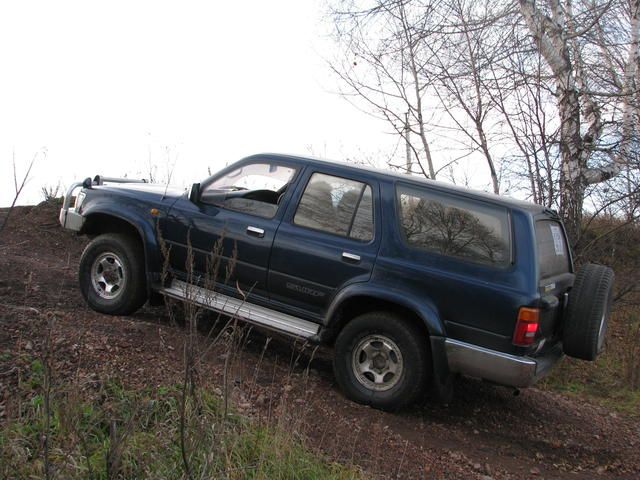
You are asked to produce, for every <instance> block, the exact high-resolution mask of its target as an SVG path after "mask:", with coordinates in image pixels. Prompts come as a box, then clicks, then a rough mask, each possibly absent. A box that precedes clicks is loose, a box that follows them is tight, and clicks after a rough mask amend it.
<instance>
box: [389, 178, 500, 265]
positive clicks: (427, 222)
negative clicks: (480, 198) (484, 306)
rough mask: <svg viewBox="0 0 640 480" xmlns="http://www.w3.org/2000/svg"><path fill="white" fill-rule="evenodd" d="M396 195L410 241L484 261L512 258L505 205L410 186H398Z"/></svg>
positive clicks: (407, 238) (492, 261)
mask: <svg viewBox="0 0 640 480" xmlns="http://www.w3.org/2000/svg"><path fill="white" fill-rule="evenodd" d="M397 195H398V203H399V207H400V208H399V211H400V225H401V228H402V233H403V236H404V238H405V240H406V242H407V243H408V244H409V245H411V246H413V247H416V248H420V249H422V250H426V251H429V252H433V253H438V254H441V255H446V256H449V257H454V258H460V259H463V260H467V261H469V262H473V263H480V264H483V265H490V266H499V267H504V266H506V265H508V264H509V263H510V262H511V242H510V239H511V235H510V226H509V225H510V224H509V214H508V212H507V210H506V209H505V208H501V207H498V206H493V205H490V204H485V203H482V202H473V201H471V200H468V199H465V198H457V197H454V196H450V195H446V194H439V193H434V192H431V191H428V190H426V189H425V190H423V189H420V188H414V187H408V186H398V189H397Z"/></svg>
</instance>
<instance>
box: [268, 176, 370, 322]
mask: <svg viewBox="0 0 640 480" xmlns="http://www.w3.org/2000/svg"><path fill="white" fill-rule="evenodd" d="M379 204H380V202H379V186H378V183H377V182H376V181H375V180H374V179H368V180H362V179H356V178H353V177H350V176H349V175H344V174H343V173H341V172H339V171H332V170H331V169H325V170H323V169H314V168H307V171H306V172H305V175H304V177H303V178H302V179H301V181H300V183H299V186H298V189H297V191H296V193H295V195H294V198H293V199H292V201H291V204H290V205H289V207H288V208H287V212H286V213H285V216H284V219H283V221H282V223H281V225H280V228H279V229H278V232H277V234H276V238H275V240H274V243H273V249H272V253H271V262H270V266H269V274H268V275H269V277H268V284H269V293H270V297H271V300H272V301H274V302H280V303H282V304H285V305H286V306H288V307H294V308H297V309H299V310H302V312H306V313H308V314H311V315H312V316H313V315H318V316H320V315H322V314H323V313H324V312H325V310H326V309H327V308H328V305H329V304H330V302H331V299H332V298H333V296H334V294H335V293H336V292H337V291H339V290H340V289H341V288H343V287H344V286H346V285H349V284H351V283H355V282H366V281H368V280H369V278H370V276H371V271H372V270H373V265H374V263H375V259H376V255H377V252H378V246H379V243H380V223H381V222H380V220H381V217H380V216H381V214H380V206H379ZM302 312H300V313H302Z"/></svg>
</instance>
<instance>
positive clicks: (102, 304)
mask: <svg viewBox="0 0 640 480" xmlns="http://www.w3.org/2000/svg"><path fill="white" fill-rule="evenodd" d="M109 254H113V255H112V257H115V258H117V261H118V263H119V264H121V268H120V269H119V272H120V276H121V278H122V289H121V291H119V292H118V293H117V295H115V296H114V297H113V298H105V297H104V296H101V294H100V291H101V290H103V289H101V288H100V285H97V286H96V285H95V284H94V282H93V281H92V276H93V275H94V273H93V269H94V266H95V263H96V262H97V261H99V260H100V258H104V257H105V255H106V256H107V257H108V256H109ZM79 281H80V291H81V292H82V296H83V297H84V299H85V300H86V301H87V303H88V304H89V306H90V307H91V308H92V309H93V310H95V311H97V312H100V313H106V314H109V315H130V314H132V313H133V312H135V311H136V310H138V309H139V308H140V307H142V305H144V303H145V302H146V300H147V287H146V276H145V270H144V251H143V249H142V245H140V242H139V241H138V240H137V239H135V238H133V237H131V236H130V235H125V234H119V233H106V234H103V235H100V236H98V237H96V238H94V239H93V240H92V241H91V243H89V245H87V246H86V248H85V249H84V252H82V257H81V258H80V271H79ZM97 283H99V282H97ZM103 295H105V293H104V291H103Z"/></svg>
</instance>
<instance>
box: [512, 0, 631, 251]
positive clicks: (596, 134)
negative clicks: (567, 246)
mask: <svg viewBox="0 0 640 480" xmlns="http://www.w3.org/2000/svg"><path fill="white" fill-rule="evenodd" d="M518 3H519V6H520V10H521V12H522V16H523V18H524V21H525V23H526V25H527V28H528V29H529V31H530V33H531V35H532V37H533V41H534V42H535V45H536V47H537V49H538V50H539V52H540V54H541V55H542V57H543V58H544V60H545V62H546V63H547V65H548V67H549V69H550V73H551V77H552V81H553V83H554V84H555V89H556V91H555V95H556V98H557V100H556V102H557V110H558V115H559V119H560V157H561V179H560V180H561V181H560V189H561V202H560V206H561V211H562V213H563V216H564V218H565V222H566V225H567V228H568V231H569V233H570V236H571V237H572V238H573V240H574V242H576V241H578V239H579V235H580V227H581V221H582V212H583V204H584V199H585V192H586V189H587V186H588V185H590V184H596V183H600V182H604V181H606V180H608V179H610V178H612V177H614V176H616V175H617V174H618V173H620V171H621V170H622V169H623V168H624V167H625V166H627V165H628V162H629V158H630V156H631V151H632V149H633V148H634V145H636V144H637V141H638V138H637V129H638V92H637V81H638V78H637V77H638V65H639V63H640V53H639V50H638V47H639V42H638V40H639V33H640V31H639V28H640V18H639V15H640V1H639V0H632V1H631V2H628V1H625V0H620V1H617V0H609V1H608V2H605V3H598V2H595V0H582V1H578V2H575V3H574V2H573V1H572V0H545V1H544V2H540V3H537V2H535V1H534V0H519V2H518ZM605 116H606V117H607V118H608V120H605Z"/></svg>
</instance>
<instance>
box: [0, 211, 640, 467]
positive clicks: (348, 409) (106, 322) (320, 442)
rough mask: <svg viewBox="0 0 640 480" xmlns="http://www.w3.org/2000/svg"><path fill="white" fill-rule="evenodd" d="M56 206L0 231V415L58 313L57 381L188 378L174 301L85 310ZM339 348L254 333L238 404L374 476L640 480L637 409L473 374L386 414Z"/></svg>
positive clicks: (221, 361) (238, 365)
mask: <svg viewBox="0 0 640 480" xmlns="http://www.w3.org/2000/svg"><path fill="white" fill-rule="evenodd" d="M57 208H58V207H57V206H55V205H47V204H42V205H40V206H38V207H21V208H18V209H16V210H15V211H14V212H13V218H12V220H11V221H10V224H9V227H8V228H7V229H5V231H4V232H3V233H2V234H1V235H0V422H3V421H5V419H6V418H7V416H8V415H11V414H12V411H13V409H14V408H15V403H16V395H17V394H16V387H17V382H18V375H19V372H20V370H21V369H24V368H27V367H28V366H27V365H22V364H21V362H22V361H23V360H22V359H24V358H28V356H25V355H24V353H25V352H26V353H32V355H38V354H39V352H40V351H41V348H42V344H43V338H44V337H43V332H44V330H45V329H44V325H46V322H47V319H52V318H53V319H54V326H53V334H52V345H53V347H52V348H53V356H54V359H55V361H54V376H55V379H56V381H58V382H63V381H66V380H67V379H69V378H71V376H76V377H79V378H81V379H82V382H84V384H86V385H89V384H91V383H96V382H101V381H106V379H109V378H118V379H120V380H121V381H123V382H124V383H125V384H127V385H130V386H133V387H139V386H157V385H161V384H171V383H175V382H179V381H180V378H181V371H182V348H183V342H184V338H185V334H186V329H185V327H184V324H183V323H180V322H177V323H176V322H173V321H171V319H170V318H169V316H168V315H167V313H166V309H165V308H163V307H155V308H152V307H145V308H144V309H142V310H141V311H140V312H138V313H137V314H135V315H133V316H130V317H111V316H105V315H101V314H98V313H95V312H93V311H91V310H89V309H88V308H87V307H86V305H85V303H84V301H83V299H82V297H81V295H80V291H79V289H78V286H77V280H76V271H77V264H78V259H79V256H80V254H81V252H82V249H83V247H84V245H85V243H86V240H85V239H84V238H78V237H75V236H74V235H72V234H70V233H68V232H65V231H63V230H62V229H60V227H59V226H58V224H57ZM211 323H213V321H212V320H211V319H210V320H209V322H208V323H207V324H208V325H210V324H211ZM216 331H218V330H216ZM199 337H200V338H199V342H200V348H201V351H204V350H207V353H206V354H205V355H204V356H203V358H202V363H201V364H200V365H199V367H198V371H199V375H200V377H201V381H202V383H204V384H207V385H208V386H211V388H214V389H216V388H219V387H220V385H222V378H223V373H224V365H225V360H226V359H227V358H228V352H227V350H226V348H225V346H224V345H223V344H222V343H219V344H216V345H214V346H213V347H211V348H208V347H207V344H208V343H207V342H208V339H207V329H206V328H205V327H203V328H202V332H201V333H200V335H199ZM330 355H331V352H330V350H329V349H318V350H313V349H312V348H311V347H309V346H304V345H301V344H300V343H299V342H298V343H296V342H294V341H293V340H288V339H286V338H282V337H273V338H271V337H270V336H269V334H268V333H266V332H261V331H258V330H253V331H251V332H250V333H249V335H248V337H247V339H246V341H245V342H244V344H243V346H242V348H241V349H240V350H239V351H237V352H236V355H235V356H234V359H235V361H234V365H233V368H232V370H231V371H232V376H233V378H232V382H231V383H232V385H233V398H234V401H235V405H236V408H237V409H238V410H239V411H240V412H242V413H244V414H246V415H248V416H253V417H256V419H257V421H273V422H278V423H280V424H281V425H282V426H284V427H285V428H295V429H296V430H297V431H298V432H301V435H302V437H303V438H304V439H305V441H306V444H307V446H308V447H309V448H311V449H315V450H317V451H318V452H322V453H323V454H324V455H326V456H328V457H329V458H331V459H333V460H336V461H339V462H344V463H348V464H355V465H357V466H359V467H360V468H361V469H362V470H364V471H365V472H366V473H367V474H369V475H370V476H371V477H375V478H484V479H488V478H495V479H507V478H517V479H521V478H572V479H573V478H575V479H591V478H603V479H606V478H629V479H631V478H640V420H638V419H637V418H632V417H626V416H624V415H621V414H616V413H614V412H611V411H607V410H606V409H604V408H603V407H600V406H595V405H591V404H589V403H588V402H586V401H581V400H580V399H576V398H574V397H566V396H563V395H561V394H557V393H553V392H549V391H543V390H539V389H536V388H530V389H527V390H524V391H522V392H521V394H520V395H519V396H514V395H513V392H512V391H510V390H508V389H504V388H499V387H494V386H491V385H487V384H484V383H482V382H479V381H475V380H470V379H459V380H458V381H457V383H456V392H455V399H454V401H453V402H452V403H451V404H450V405H448V406H441V405H436V404H434V403H432V402H430V401H429V400H428V399H426V400H425V401H424V402H423V403H421V404H419V405H415V406H414V407H412V408H411V409H409V410H407V411H404V412H401V413H394V414H391V413H384V412H380V411H377V410H373V409H371V408H369V407H363V406H360V405H357V404H355V403H352V402H350V401H348V400H346V399H345V398H344V397H343V396H342V395H341V394H340V392H339V391H338V390H337V387H336V384H335V381H334V378H333V374H332V371H331V360H330V358H331V356H330ZM82 382H81V383H82Z"/></svg>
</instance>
